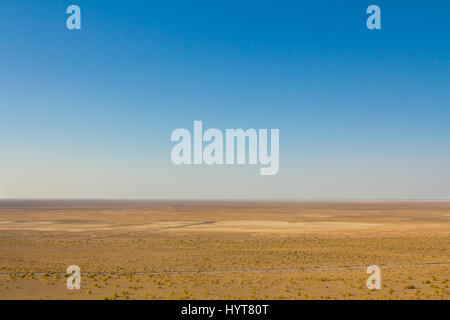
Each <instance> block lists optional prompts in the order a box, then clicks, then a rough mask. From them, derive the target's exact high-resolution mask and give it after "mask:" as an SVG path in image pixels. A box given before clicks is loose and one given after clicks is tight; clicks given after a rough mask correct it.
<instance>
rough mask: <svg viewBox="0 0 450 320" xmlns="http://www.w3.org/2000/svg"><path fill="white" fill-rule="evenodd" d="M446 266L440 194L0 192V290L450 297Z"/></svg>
mask: <svg viewBox="0 0 450 320" xmlns="http://www.w3.org/2000/svg"><path fill="white" fill-rule="evenodd" d="M69 265H77V266H79V267H80V269H81V289H79V290H76V289H75V290H69V289H68V288H67V286H66V281H67V279H66V278H67V274H66V270H67V267H68V266H69ZM370 265H377V266H379V267H380V269H381V289H380V290H369V289H368V288H367V285H366V281H367V278H368V276H369V274H367V273H366V269H367V267H368V266H370ZM449 270H450V202H445V201H334V202H333V201H320V202H308V201H302V202H269V201H258V202H256V201H239V202H238V201H221V202H219V201H144V200H142V201H137V200H133V201H131V200H130V201H125V200H123V201H106V200H105V201H102V200H90V201H88V200H79V201H69V200H0V299H445V300H448V299H449V293H450V289H449V285H450V282H449V278H450V277H449Z"/></svg>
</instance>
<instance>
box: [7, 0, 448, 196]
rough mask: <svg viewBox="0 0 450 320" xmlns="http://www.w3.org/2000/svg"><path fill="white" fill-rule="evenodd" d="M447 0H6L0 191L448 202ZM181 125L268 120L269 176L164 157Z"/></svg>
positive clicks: (254, 124) (262, 123)
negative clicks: (374, 9) (275, 154)
mask: <svg viewBox="0 0 450 320" xmlns="http://www.w3.org/2000/svg"><path fill="white" fill-rule="evenodd" d="M70 4H77V5H79V6H80V7H81V11H82V13H81V14H82V30H79V31H76V30H75V31H69V30H67V28H66V18H67V14H66V13H65V11H66V8H67V6H68V5H70ZM371 4H377V5H379V6H380V8H381V16H382V22H381V25H382V29H381V30H368V29H367V28H366V22H365V21H366V19H367V16H368V15H367V14H366V13H365V11H366V8H367V6H369V5H371ZM449 12H450V4H449V3H448V2H447V1H433V2H429V1H427V2H425V1H400V0H399V1H322V0H319V1H304V2H303V1H276V2H275V1H246V2H245V3H243V1H216V2H211V1H195V2H194V3H192V2H187V1H172V2H170V3H169V2H167V1H145V3H144V1H137V0H136V1H126V2H125V1H78V0H74V1H61V0H58V1H56V0H53V1H50V0H48V1H32V0H29V1H27V0H21V1H10V0H3V1H1V2H0V70H1V71H0V141H1V145H0V147H1V148H0V198H2V197H3V198H196V199H198V198H202V199H203V198H204V199H215V198H226V199H234V198H245V199H247V198H248V199H450V166H449V165H448V164H449V163H450V148H449V147H450V126H449V119H450V40H449V39H450V22H449ZM194 120H203V124H204V126H205V127H213V128H219V129H221V130H225V129H226V128H239V127H242V128H279V129H280V171H279V173H278V174H277V175H275V176H260V175H259V173H258V172H259V166H212V167H207V166H175V165H173V164H172V163H171V161H170V150H171V148H172V147H173V145H174V144H173V143H172V142H170V134H171V132H172V131H173V130H174V129H176V128H188V129H190V130H192V125H193V121H194Z"/></svg>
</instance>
